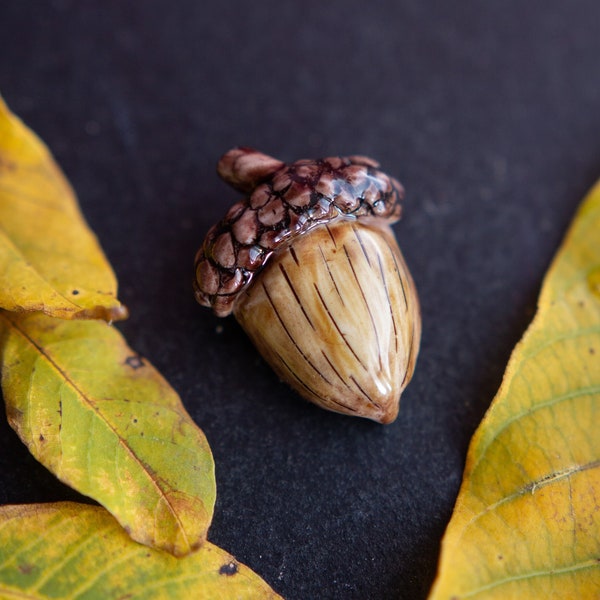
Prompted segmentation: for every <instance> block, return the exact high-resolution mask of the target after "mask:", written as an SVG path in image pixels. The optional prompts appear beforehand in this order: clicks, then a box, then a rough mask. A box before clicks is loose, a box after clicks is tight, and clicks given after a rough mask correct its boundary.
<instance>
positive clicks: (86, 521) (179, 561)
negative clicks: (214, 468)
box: [0, 502, 281, 600]
mask: <svg viewBox="0 0 600 600" xmlns="http://www.w3.org/2000/svg"><path fill="white" fill-rule="evenodd" d="M0 597H1V598H6V599H7V600H8V599H10V598H15V599H17V598H21V599H22V598H28V599H29V600H50V599H51V598H52V599H56V598H61V599H63V600H75V599H76V598H77V599H80V600H94V599H96V598H97V599H101V600H125V599H126V598H127V599H131V600H177V599H178V598H181V599H186V600H187V599H188V598H192V599H195V598H198V599H202V600H225V599H227V598H235V599H236V600H281V597H280V596H278V595H277V594H276V593H275V592H274V591H273V590H272V589H271V588H270V587H269V586H268V585H267V584H266V583H265V582H264V581H263V580H262V579H261V578H260V577H259V576H258V575H256V574H255V573H253V572H252V571H251V570H250V569H249V568H248V567H246V566H245V565H243V564H241V563H239V562H237V561H236V560H235V558H233V556H231V555H230V554H228V553H227V552H225V551H224V550H221V549H220V548H218V547H217V546H214V545H213V544H211V543H209V542H206V543H205V544H204V545H203V546H202V548H201V549H200V550H199V551H198V552H196V553H194V554H192V555H191V556H186V557H184V558H175V557H173V556H171V555H169V554H167V553H165V552H161V551H159V550H153V549H148V548H145V547H144V546H141V545H140V544H136V543H135V542H133V541H132V540H131V539H129V538H128V537H127V536H126V535H125V533H124V532H123V530H122V529H121V528H120V527H119V525H118V524H117V523H116V521H115V520H114V519H113V518H112V517H111V516H110V515H109V514H108V513H107V512H106V511H105V510H104V509H103V508H100V507H96V506H87V505H84V504H75V503H72V502H60V503H56V504H32V505H25V506H4V507H2V508H0Z"/></svg>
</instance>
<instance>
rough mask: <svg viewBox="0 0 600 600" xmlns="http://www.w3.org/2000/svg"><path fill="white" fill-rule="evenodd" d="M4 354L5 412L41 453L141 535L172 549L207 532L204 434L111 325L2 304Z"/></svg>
mask: <svg viewBox="0 0 600 600" xmlns="http://www.w3.org/2000/svg"><path fill="white" fill-rule="evenodd" d="M0 362H1V364H2V391H3V394H4V400H5V402H6V409H7V414H8V420H9V422H10V424H11V426H12V427H13V428H14V429H15V431H16V432H17V433H18V434H19V437H20V438H21V440H22V441H23V442H24V443H25V444H26V445H27V447H28V448H29V450H30V452H31V453H32V454H33V455H34V456H35V458H36V459H37V460H39V461H40V462H41V463H42V464H43V465H44V466H46V467H47V468H48V469H49V470H50V471H52V472H53V473H54V474H55V475H57V477H59V479H61V480H62V481H64V482H65V483H67V484H68V485H70V486H72V487H73V488H75V489H77V490H78V491H80V492H81V493H83V494H86V495H88V496H90V497H92V498H94V499H95V500H97V501H98V502H100V503H101V504H103V505H104V506H105V507H106V508H107V509H108V510H109V511H110V512H111V513H113V515H114V516H115V517H116V518H117V520H118V521H119V522H120V523H121V524H122V525H123V527H124V528H125V529H126V530H127V531H128V532H129V533H130V535H131V537H133V538H134V539H135V540H137V541H139V542H142V543H144V544H148V545H151V546H157V547H159V548H162V549H164V550H167V551H168V552H171V553H173V554H175V555H184V554H187V553H189V552H191V551H192V550H195V549H196V548H198V547H199V546H200V545H201V544H202V543H203V542H204V540H205V539H206V532H207V530H208V527H209V525H210V521H211V519H212V513H213V507H214V503H215V494H216V491H215V478H214V464H213V459H212V454H211V451H210V448H209V446H208V442H207V441H206V438H205V436H204V434H203V433H202V431H201V430H200V429H199V428H198V427H197V426H196V424H195V423H194V422H193V421H192V419H191V417H190V416H189V415H188V414H187V412H186V411H185V409H184V407H183V405H182V403H181V400H180V399H179V396H178V395H177V393H176V392H175V390H173V388H171V387H170V386H169V384H168V383H167V382H166V381H165V380H164V379H163V377H162V376H161V375H160V374H159V373H158V371H156V369H154V367H152V365H150V364H149V363H148V362H147V361H146V360H142V359H141V358H140V357H139V356H138V355H137V354H136V353H135V352H133V351H132V350H131V348H129V347H128V346H127V344H126V343H125V341H124V339H123V338H122V336H121V335H120V334H119V332H118V331H117V330H116V329H115V328H114V327H113V326H111V325H108V324H107V323H105V322H104V321H95V320H92V321H77V320H75V321H65V320H61V319H54V318H52V317H48V316H46V315H43V314H41V313H11V312H6V311H0Z"/></svg>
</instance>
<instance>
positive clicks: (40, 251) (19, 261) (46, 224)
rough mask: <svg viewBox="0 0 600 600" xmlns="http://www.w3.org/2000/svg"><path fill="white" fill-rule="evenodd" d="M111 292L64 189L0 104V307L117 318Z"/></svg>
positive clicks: (112, 282) (50, 162)
mask: <svg viewBox="0 0 600 600" xmlns="http://www.w3.org/2000/svg"><path fill="white" fill-rule="evenodd" d="M116 293H117V282H116V279H115V275H114V273H113V271H112V268H111V266H110V264H109V263H108V261H107V260H106V258H105V256H104V254H103V252H102V249H101V248H100V246H99V244H98V241H97V240H96V237H95V236H94V234H93V233H92V232H91V231H90V229H89V227H88V226H87V224H86V222H85V220H84V218H83V216H82V215H81V212H80V210H79V207H78V204H77V200H76V198H75V194H74V193H73V190H72V188H71V186H70V185H69V183H68V181H67V180H66V179H65V177H64V175H63V174H62V173H61V171H60V169H59V167H58V166H57V165H56V163H55V162H54V159H53V158H52V156H51V155H50V153H49V151H48V149H47V148H46V146H45V145H44V143H43V142H42V141H41V140H40V139H39V138H38V137H37V136H36V135H35V134H34V133H33V132H32V131H31V130H30V129H28V128H27V127H26V126H25V125H24V124H23V123H22V122H21V121H20V120H19V119H18V118H17V117H16V116H15V115H13V114H12V113H11V112H10V110H9V109H8V107H7V106H6V104H5V103H4V102H3V101H2V98H0V308H5V309H7V310H25V311H33V310H39V311H43V312H45V313H47V314H50V315H53V316H55V317H61V318H63V319H70V318H74V317H78V318H84V317H85V318H103V319H106V320H117V319H122V318H124V317H126V316H127V311H126V309H125V308H124V307H123V306H122V305H121V303H120V302H119V301H118V300H117V298H116Z"/></svg>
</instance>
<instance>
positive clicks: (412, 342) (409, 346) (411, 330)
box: [400, 324, 415, 387]
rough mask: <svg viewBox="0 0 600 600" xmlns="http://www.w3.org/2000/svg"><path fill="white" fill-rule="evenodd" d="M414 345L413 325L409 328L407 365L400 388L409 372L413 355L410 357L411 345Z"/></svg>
mask: <svg viewBox="0 0 600 600" xmlns="http://www.w3.org/2000/svg"><path fill="white" fill-rule="evenodd" d="M414 343H415V326H414V324H413V325H412V326H411V328H410V341H409V343H408V354H407V358H408V361H407V365H406V371H405V372H404V377H403V379H402V383H401V384H400V386H401V387H402V386H404V383H405V382H406V378H407V377H408V374H409V372H410V371H411V363H412V360H413V355H412V351H413V344H414Z"/></svg>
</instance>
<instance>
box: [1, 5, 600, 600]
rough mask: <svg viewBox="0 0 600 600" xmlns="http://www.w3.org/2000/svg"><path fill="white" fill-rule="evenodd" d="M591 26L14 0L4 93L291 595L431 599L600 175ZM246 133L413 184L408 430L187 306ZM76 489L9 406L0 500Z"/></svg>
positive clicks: (225, 535) (540, 13) (222, 498)
mask: <svg viewBox="0 0 600 600" xmlns="http://www.w3.org/2000/svg"><path fill="white" fill-rule="evenodd" d="M599 24H600V4H599V3H598V2H597V0H587V1H586V0H574V1H572V2H564V1H563V0H528V1H527V2H523V1H522V0H505V1H493V2H492V1H486V2H482V1H481V0H468V1H457V2H447V1H446V0H440V1H423V0H410V1H405V0H404V1H389V2H377V1H376V0H373V1H372V2H369V3H367V2H359V1H357V0H345V1H341V0H329V1H327V2H316V1H315V2H312V1H311V0H306V1H305V2H283V1H275V0H269V1H263V2H259V1H256V2H245V1H243V0H233V1H232V0H230V1H226V0H223V1H221V2H196V1H194V0H185V1H184V0H173V1H171V2H165V1H162V0H144V2H118V1H116V0H115V1H112V2H100V1H96V2H92V1H80V2H76V1H75V0H72V1H71V0H56V1H54V2H42V1H39V2H38V1H20V2H3V3H2V6H1V7H0V56H1V59H0V91H1V93H2V94H3V95H4V97H5V100H6V101H7V102H8V104H9V106H10V107H11V108H12V109H13V110H14V111H15V112H16V113H17V114H19V115H20V116H21V117H22V118H23V119H24V120H25V122H26V123H27V124H29V125H30V126H31V127H32V128H33V129H34V130H35V131H36V132H37V133H38V134H40V135H41V136H42V138H43V139H44V140H45V141H46V142H47V143H48V145H49V146H50V148H51V149H52V151H53V152H54V154H55V156H56V158H57V160H58V161H59V163H60V164H61V166H62V167H63V169H64V170H65V172H66V174H67V175H68V177H69V178H70V180H71V181H72V183H73V185H74V187H75V188H76V190H77V192H78V194H79V198H80V202H81V206H82V209H83V211H84V213H85V215H86V217H87V219H88V221H89V223H90V225H91V226H92V228H93V229H94V230H95V232H96V233H97V234H98V236H99V238H100V240H101V242H102V245H103V247H104V249H105V251H106V253H107V255H108V257H109V259H110V260H111V262H112V264H113V266H114V268H115V271H116V273H117V275H118V277H119V280H120V297H121V299H122V301H123V302H124V303H125V304H127V306H128V307H129V309H130V312H131V317H130V319H129V320H128V321H127V322H124V323H122V324H119V329H120V330H121V331H123V332H124V333H125V335H126V337H127V339H128V341H129V343H130V345H131V346H132V347H133V348H135V349H136V350H137V351H139V352H140V353H141V354H143V355H144V356H146V357H147V358H148V359H149V360H151V361H152V362H153V363H154V365H156V366H157V367H158V368H159V369H160V370H161V372H162V373H163V374H164V375H165V376H166V377H167V379H168V380H169V381H170V382H171V383H172V385H173V386H174V387H175V388H176V389H177V390H178V391H179V393H180V394H181V396H182V399H183V402H184V403H185V405H186V407H187V408H188V410H189V412H190V413H191V415H192V416H193V417H194V419H195V420H196V421H197V423H198V424H199V425H200V426H201V427H202V428H203V430H204V432H205V433H206V435H207V437H208V439H209V442H210V444H211V447H212V449H213V453H214V456H215V461H216V467H217V483H218V498H217V506H216V513H215V519H214V522H213V526H212V528H211V530H210V534H209V538H210V539H211V541H213V542H214V543H216V544H218V545H220V546H222V547H224V548H225V549H226V550H228V551H230V552H231V553H233V554H234V555H235V556H236V557H237V558H238V559H239V560H240V561H242V562H244V563H246V564H247V565H249V566H250V567H251V568H253V569H254V570H256V571H257V572H258V573H259V574H260V575H261V576H262V577H264V578H265V579H266V580H267V581H268V582H269V583H270V584H271V585H272V586H273V587H274V588H275V590H276V591H278V592H279V593H281V594H282V595H284V596H285V597H286V598H287V599H288V600H292V599H297V600H304V599H310V600H312V599H318V598H336V599H337V598H340V599H347V598H352V599H371V598H373V599H387V598H400V599H410V600H419V599H421V598H425V597H426V595H427V592H428V589H429V587H430V585H431V582H432V579H433V577H434V575H435V569H436V562H437V556H438V548H439V542H440V539H441V537H442V534H443V531H444V528H445V526H446V523H447V521H448V519H449V517H450V514H451V510H452V506H453V503H454V500H455V497H456V493H457V491H458V487H459V484H460V479H461V473H462V468H463V464H464V458H465V454H466V450H467V446H468V441H469V439H470V437H471V435H472V433H473V431H474V430H475V428H476V426H477V424H478V422H479V421H480V419H481V417H482V415H483V414H484V412H485V410H486V408H487V406H488V405H489V403H490V401H491V399H492V398H493V396H494V393H495V391H496V389H497V387H498V385H499V383H500V381H501V377H502V372H503V370H504V366H505V364H506V361H507V359H508V357H509V354H510V351H511V349H512V347H513V346H514V344H515V343H516V342H517V340H518V339H519V338H520V336H521V334H522V332H523V331H524V329H525V327H526V326H527V323H528V322H529V321H530V319H531V317H532V315H533V312H534V308H535V301H536V296H537V293H538V290H539V286H540V283H541V280H542V277H543V274H544V272H545V270H546V268H547V266H548V264H549V261H550V260H551V257H552V256H553V254H554V252H555V250H556V248H557V245H558V244H559V242H560V240H561V238H562V236H563V234H564V231H565V228H566V226H567V224H568V222H569V220H570V218H571V216H572V215H573V212H574V210H575V208H576V206H577V204H578V202H579V201H580V199H581V197H582V196H583V194H584V193H585V191H586V190H587V188H588V187H590V186H591V184H592V183H593V182H594V180H595V178H596V177H598V176H599V175H600V77H599V75H600V72H599V66H598V64H599V57H600V35H599V34H598V31H599ZM240 144H241V145H250V146H254V147H256V148H259V149H261V150H263V151H264V152H267V153H270V154H272V155H273V156H277V157H279V158H282V159H284V160H288V161H291V160H295V159H297V158H303V157H318V156H326V155H335V154H341V155H344V154H355V153H361V154H367V155H370V156H372V157H374V158H376V159H378V160H379V161H380V162H381V163H382V165H383V167H384V168H385V169H386V170H387V171H388V172H389V173H391V174H393V175H395V176H396V177H398V178H399V179H400V180H401V181H402V182H403V183H404V185H405V187H406V189H407V197H406V201H405V208H404V218H403V220H402V222H400V223H399V224H398V225H397V226H395V230H396V233H397V236H398V239H399V243H400V246H401V248H402V250H403V252H404V254H405V257H406V259H407V262H408V264H409V265H410V267H411V270H412V272H413V275H414V278H415V280H416V283H417V287H418V290H419V293H420V297H421V303H422V310H423V324H424V330H423V340H422V347H421V355H420V358H419V361H418V365H417V371H416V374H415V377H414V380H413V382H412V383H411V385H410V386H409V387H408V389H407V391H406V392H405V394H404V396H403V398H402V403H401V410H400V416H399V418H398V420H397V421H396V422H395V423H393V424H391V425H388V426H381V425H377V424H374V423H370V422H368V421H363V420H356V419H352V418H349V417H343V416H338V415H335V414H331V413H327V412H325V411H323V410H321V409H318V408H316V407H313V406H312V405H309V404H307V403H306V402H304V401H303V400H301V399H299V398H298V397H296V396H295V395H294V394H293V393H291V392H290V391H289V390H288V388H287V387H286V386H285V385H284V384H282V383H280V382H279V381H278V380H277V378H276V377H275V376H274V375H273V374H272V373H271V371H270V370H269V369H268V368H267V366H266V365H265V364H264V363H263V362H262V361H261V360H260V359H259V358H258V356H257V354H256V352H255V350H254V349H253V347H252V346H251V345H250V343H249V342H248V341H247V339H246V337H245V335H244V333H243V332H242V331H241V329H240V328H239V326H238V325H237V323H236V322H235V321H234V320H233V319H227V320H218V319H217V318H215V317H213V316H212V315H211V314H210V312H209V311H208V310H206V309H203V308H201V307H199V306H198V305H197V304H196V303H195V301H194V299H193V297H192V293H191V284H190V281H191V277H192V262H193V256H194V253H195V251H196V249H197V247H198V246H199V245H200V243H201V241H202V239H203V236H204V234H205V233H206V231H207V229H208V228H209V226H210V225H211V224H212V223H213V222H214V221H216V220H217V219H219V218H220V217H221V216H222V215H223V214H224V213H225V211H226V209H227V208H228V206H229V205H230V204H231V203H233V202H234V201H235V200H237V199H238V194H237V193H236V192H235V191H233V190H231V189H230V188H228V187H227V186H226V185H225V184H224V183H222V182H221V181H220V180H218V178H217V176H216V174H215V165H216V161H217V159H218V158H219V156H220V155H221V154H222V153H223V152H224V151H226V150H227V149H229V148H230V147H231V146H235V145H240ZM221 327H222V331H221V330H220V328H221ZM78 498H79V497H78V496H77V495H76V494H75V493H74V492H72V491H70V490H69V489H68V488H66V487H65V486H62V485H61V484H60V483H58V482H57V481H56V480H55V479H54V478H53V477H52V475H50V474H49V473H47V472H46V471H45V470H44V469H43V468H42V467H41V466H39V465H38V464H37V463H36V462H35V461H34V460H33V459H32V458H31V457H30V456H29V454H28V452H27V450H26V449H25V447H24V446H22V445H21V444H20V442H19V441H18V439H17V437H16V435H15V434H14V433H13V432H12V431H11V430H10V428H9V427H8V425H7V424H6V420H5V418H4V417H3V416H2V417H1V420H0V502H1V503H21V502H40V501H55V500H64V499H78Z"/></svg>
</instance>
